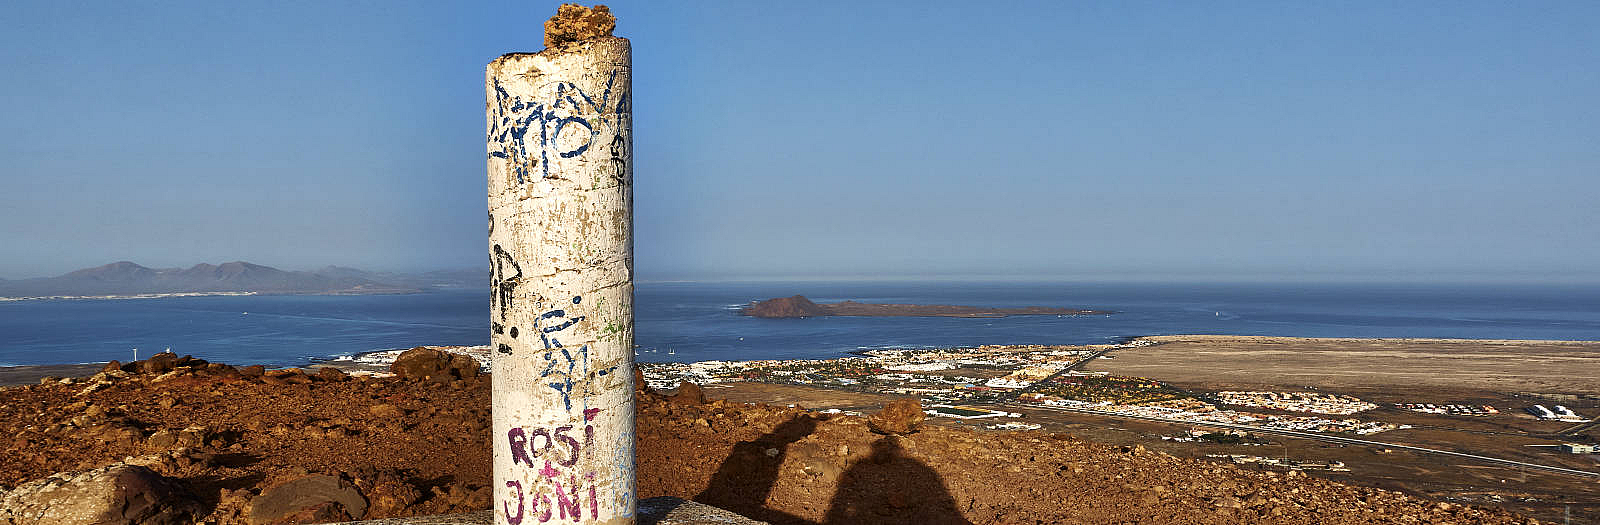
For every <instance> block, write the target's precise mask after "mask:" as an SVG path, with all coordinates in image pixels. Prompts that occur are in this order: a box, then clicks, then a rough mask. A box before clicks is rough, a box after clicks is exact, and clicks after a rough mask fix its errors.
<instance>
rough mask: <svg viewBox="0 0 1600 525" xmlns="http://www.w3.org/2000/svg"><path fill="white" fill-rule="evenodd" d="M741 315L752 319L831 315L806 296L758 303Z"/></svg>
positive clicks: (746, 308)
mask: <svg viewBox="0 0 1600 525" xmlns="http://www.w3.org/2000/svg"><path fill="white" fill-rule="evenodd" d="M740 313H743V314H744V315H748V316H751V317H821V316H824V315H831V314H829V313H828V310H827V309H824V308H823V307H821V306H817V303H813V302H811V300H810V299H806V296H804V295H796V296H794V297H779V298H777V299H767V300H765V301H758V302H755V303H751V304H750V306H746V307H745V308H744V310H743V311H741V312H740Z"/></svg>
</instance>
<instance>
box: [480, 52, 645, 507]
mask: <svg viewBox="0 0 1600 525" xmlns="http://www.w3.org/2000/svg"><path fill="white" fill-rule="evenodd" d="M631 68H632V63H631V57H630V49H629V44H628V41H627V40H626V39H623V38H616V37H610V36H605V37H598V38H593V39H589V40H584V41H581V42H574V43H568V44H565V45H563V46H559V47H553V48H551V49H546V50H545V51H541V52H539V53H514V54H509V55H505V56H502V57H500V58H499V59H496V60H495V61H494V62H491V63H490V64H489V66H488V68H487V72H486V75H485V80H484V83H485V89H486V91H487V94H488V105H487V117H488V122H487V127H488V140H487V142H488V152H487V153H488V175H489V257H490V260H491V270H492V282H491V292H492V296H491V300H490V317H491V319H490V327H491V331H492V335H491V339H492V341H493V346H494V352H493V355H494V360H493V369H494V374H493V378H494V379H493V381H494V391H493V411H494V416H493V419H494V430H493V432H494V434H493V436H492V438H493V444H494V491H495V497H494V511H495V523H496V524H502V525H522V524H535V523H555V522H560V523H632V522H633V515H634V511H635V509H636V508H637V502H636V496H635V494H636V492H635V489H634V485H635V482H634V480H635V476H634V424H633V415H634V402H633V155H632V152H633V122H632V111H631V105H630V98H631V97H630V96H629V95H630V91H631V89H630V88H631Z"/></svg>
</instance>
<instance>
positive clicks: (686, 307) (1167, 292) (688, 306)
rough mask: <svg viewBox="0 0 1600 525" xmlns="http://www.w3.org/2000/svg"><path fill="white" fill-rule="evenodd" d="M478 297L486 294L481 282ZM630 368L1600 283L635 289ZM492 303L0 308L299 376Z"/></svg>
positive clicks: (89, 354) (1584, 299)
mask: <svg viewBox="0 0 1600 525" xmlns="http://www.w3.org/2000/svg"><path fill="white" fill-rule="evenodd" d="M486 288H487V287H486ZM795 294H803V295H806V296H807V297H809V298H811V299H812V300H814V301H817V302H833V301H841V300H846V299H849V300H856V301H862V302H873V303H920V304H961V305H973V306H1056V307H1071V308H1086V309H1097V310H1113V311H1115V312H1116V313H1114V314H1111V315H1092V316H1063V317H1057V316H1017V317H1008V318H1003V319H958V318H937V317H934V318H917V317H901V318H856V317H828V318H814V319H755V318H749V317H743V316H740V315H738V308H739V307H741V306H743V305H745V304H747V303H749V302H750V301H752V300H758V299H767V298H772V297H780V296H788V295H795ZM635 301H636V308H637V310H636V312H635V316H636V327H635V332H636V340H635V342H636V343H637V344H638V345H639V349H638V351H639V355H638V359H639V360H641V361H700V360H708V359H729V360H739V359H795V358H832V357H839V356H843V355H846V354H847V353H848V352H851V351H856V350H861V349H870V348H925V347H949V346H966V345H980V344H1029V343H1039V344H1085V343H1104V342H1111V341H1117V340H1119V339H1122V338H1126V337H1131V336H1140V335H1158V334H1240V335H1276V336H1299V337H1439V338H1468V339H1560V340H1600V285H1564V286H1563V285H1485V284H1474V285H1444V284H1415V285H1403V284H1283V283H1273V284H1216V283H1210V284H1182V283H1060V282H1043V283H992V282H988V283H958V282H877V283H874V282H743V283H641V284H639V285H638V286H637V288H636V295H635ZM488 315H489V294H488V291H487V289H485V290H483V291H444V292H431V293H422V294H410V295H366V296H233V297H175V298H162V299H131V300H48V301H23V302H6V303H0V366H7V365H34V364H61V363H86V362H100V361H106V360H110V359H119V360H123V361H127V360H129V359H131V358H132V357H133V349H135V348H137V349H139V352H140V354H141V355H145V356H147V355H149V354H150V353H153V352H157V351H161V350H164V349H166V348H171V349H172V350H173V351H175V352H178V353H179V354H193V355H195V356H197V357H201V358H204V359H208V360H213V361H221V362H228V363H236V364H256V363H261V364H268V365H278V366H297V365H304V364H307V363H309V362H312V361H314V360H318V359H326V358H330V357H336V356H342V355H351V354H356V353H360V352H366V351H372V350H379V349H390V348H407V347H411V346H418V345H479V344H487V343H488V334H489V328H488Z"/></svg>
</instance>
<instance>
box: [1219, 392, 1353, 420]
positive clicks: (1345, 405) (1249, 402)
mask: <svg viewBox="0 0 1600 525" xmlns="http://www.w3.org/2000/svg"><path fill="white" fill-rule="evenodd" d="M1217 401H1219V402H1222V403H1224V404H1229V405H1238V406H1248V407H1261V408H1272V409H1277V410H1285V411H1289V412H1305V413H1310V414H1329V415H1336V416H1348V415H1350V414H1355V413H1359V412H1366V411H1368V410H1372V409H1374V408H1378V405H1376V404H1373V403H1368V402H1366V401H1362V400H1360V399H1357V398H1354V397H1350V396H1343V395H1337V394H1322V393H1317V392H1232V391H1229V392H1217Z"/></svg>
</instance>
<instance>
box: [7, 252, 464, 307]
mask: <svg viewBox="0 0 1600 525" xmlns="http://www.w3.org/2000/svg"><path fill="white" fill-rule="evenodd" d="M488 281H489V276H488V272H486V271H472V270H457V271H439V272H428V273H422V274H398V273H380V272H367V271H363V270H357V269H355V268H345V267H340V266H328V267H325V268H322V269H320V270H316V271H310V272H302V271H284V270H279V269H277V268H273V267H271V266H262V265H259V264H251V263H247V262H243V261H235V262H230V263H222V264H217V265H212V264H205V263H201V264H196V265H194V266H191V267H189V268H146V267H144V266H140V265H138V264H135V263H132V262H128V261H121V262H114V263H111V264H107V265H105V266H97V267H94V268H85V269H82V270H78V271H75V272H71V273H68V274H66V275H61V276H57V277H41V278H37V279H19V280H5V279H0V297H11V298H15V297H47V296H116V295H141V294H174V293H223V292H250V293H263V294H389V293H414V292H420V291H424V290H428V289H436V288H464V287H471V286H487V284H488Z"/></svg>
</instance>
